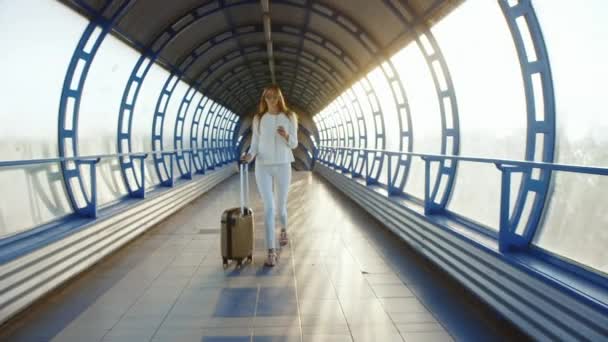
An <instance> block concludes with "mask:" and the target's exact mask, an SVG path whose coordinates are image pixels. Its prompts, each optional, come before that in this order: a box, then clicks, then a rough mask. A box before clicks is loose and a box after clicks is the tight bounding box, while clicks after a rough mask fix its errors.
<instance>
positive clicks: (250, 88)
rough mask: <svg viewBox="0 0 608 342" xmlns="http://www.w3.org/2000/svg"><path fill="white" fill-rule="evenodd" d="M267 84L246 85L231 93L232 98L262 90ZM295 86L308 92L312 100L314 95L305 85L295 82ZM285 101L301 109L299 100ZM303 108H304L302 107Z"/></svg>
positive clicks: (261, 82)
mask: <svg viewBox="0 0 608 342" xmlns="http://www.w3.org/2000/svg"><path fill="white" fill-rule="evenodd" d="M267 84H268V82H265V81H264V80H260V81H258V82H257V83H252V84H248V85H247V86H245V87H242V88H240V90H239V91H238V92H236V93H232V94H233V96H234V97H236V98H238V97H239V96H241V95H242V94H243V93H245V92H251V91H254V90H255V91H259V90H260V89H262V88H263V87H264V86H265V85H267ZM296 84H299V85H301V87H302V92H308V93H309V95H310V97H311V98H314V94H312V93H311V92H310V90H309V89H308V87H307V84H304V83H302V82H301V81H296ZM286 101H287V102H288V103H294V104H297V105H299V106H300V107H303V106H302V104H301V103H300V101H299V99H286ZM304 105H305V104H304ZM303 108H305V107H303Z"/></svg>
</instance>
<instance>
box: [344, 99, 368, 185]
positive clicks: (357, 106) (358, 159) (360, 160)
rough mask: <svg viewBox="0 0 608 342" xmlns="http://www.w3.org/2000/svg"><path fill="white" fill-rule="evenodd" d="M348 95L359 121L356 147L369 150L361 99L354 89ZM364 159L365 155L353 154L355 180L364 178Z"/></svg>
mask: <svg viewBox="0 0 608 342" xmlns="http://www.w3.org/2000/svg"><path fill="white" fill-rule="evenodd" d="M346 95H347V96H348V97H349V98H350V102H351V105H352V107H353V112H354V113H353V114H354V116H355V118H356V119H357V133H358V135H359V137H358V144H357V146H356V147H358V148H367V147H368V146H367V124H366V123H365V117H363V108H362V107H361V103H359V98H358V97H357V96H356V95H355V93H354V91H353V89H352V87H351V88H349V89H348V90H347V91H346ZM364 157H365V155H364V154H363V153H353V165H352V167H351V169H352V170H351V172H352V176H353V177H354V178H358V177H362V174H363V166H364V164H365V163H364Z"/></svg>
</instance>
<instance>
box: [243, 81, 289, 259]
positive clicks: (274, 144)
mask: <svg viewBox="0 0 608 342" xmlns="http://www.w3.org/2000/svg"><path fill="white" fill-rule="evenodd" d="M252 133H253V138H252V140H251V147H250V148H249V152H248V153H246V154H244V155H243V157H242V158H241V159H242V160H243V161H245V162H247V163H249V162H251V161H252V160H253V159H254V158H255V160H256V162H255V181H256V183H257V186H258V192H259V193H260V195H261V196H262V201H263V202H264V223H265V225H266V245H267V248H268V258H267V259H266V262H265V263H264V264H265V265H266V266H271V267H272V266H274V265H275V264H276V262H277V258H278V256H277V252H276V239H275V225H274V217H275V205H274V200H273V197H274V196H273V191H272V188H273V186H272V184H273V182H274V183H276V191H277V202H278V203H277V207H278V212H279V216H280V223H281V235H280V238H279V242H280V244H281V245H282V246H284V245H286V244H287V243H288V241H289V240H288V238H287V192H288V191H289V183H290V182H291V163H292V162H293V161H294V158H293V153H292V151H291V150H292V149H294V148H296V147H298V121H297V117H296V114H295V113H293V112H291V111H290V110H289V109H288V108H287V106H286V105H285V99H284V98H283V94H282V92H281V89H280V88H279V87H278V86H276V85H272V86H269V87H266V88H265V89H264V92H262V97H261V99H260V104H259V106H258V113H257V114H256V115H255V116H254V118H253V127H252Z"/></svg>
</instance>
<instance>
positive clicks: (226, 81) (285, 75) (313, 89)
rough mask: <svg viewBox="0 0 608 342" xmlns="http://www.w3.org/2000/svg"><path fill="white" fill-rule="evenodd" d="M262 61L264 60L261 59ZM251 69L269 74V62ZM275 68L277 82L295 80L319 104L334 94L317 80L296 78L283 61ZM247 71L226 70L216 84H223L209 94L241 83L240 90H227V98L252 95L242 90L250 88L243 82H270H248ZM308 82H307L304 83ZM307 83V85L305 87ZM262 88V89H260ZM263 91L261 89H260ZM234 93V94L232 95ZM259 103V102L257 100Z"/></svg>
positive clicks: (256, 81)
mask: <svg viewBox="0 0 608 342" xmlns="http://www.w3.org/2000/svg"><path fill="white" fill-rule="evenodd" d="M261 61H262V60H261ZM263 61H267V59H264V60H263ZM249 67H250V69H251V70H252V71H253V72H254V73H253V75H254V76H255V75H258V76H262V75H264V76H265V75H267V73H268V65H267V64H263V63H261V64H260V65H259V66H257V67H255V66H251V65H250V66H249ZM275 70H276V75H277V83H281V82H279V81H280V80H283V79H285V80H293V83H294V84H300V85H301V86H302V87H303V89H304V91H305V92H306V93H308V94H309V96H310V97H309V98H308V100H309V101H314V102H315V103H318V104H319V105H320V104H321V103H322V101H323V100H326V99H328V98H329V97H330V96H332V94H331V93H328V92H327V91H326V90H324V89H320V87H321V86H320V85H317V83H316V82H314V81H309V80H306V81H303V80H299V79H298V80H296V79H294V76H295V74H293V73H292V72H291V68H287V67H285V66H283V65H282V64H281V63H276V64H275ZM246 72H247V70H240V71H236V72H235V71H234V70H230V71H228V72H226V73H225V74H223V76H222V77H218V79H219V80H218V81H216V83H215V84H221V86H216V87H215V88H212V89H210V90H209V94H210V95H218V94H219V92H218V91H217V90H218V89H221V90H222V91H224V90H226V88H227V86H228V85H240V86H238V89H239V91H238V92H235V91H232V90H228V91H226V92H225V94H227V95H228V96H227V98H231V99H234V98H235V97H237V96H243V95H249V97H252V96H251V93H248V92H244V91H242V89H249V88H243V86H242V83H243V82H245V83H248V84H253V85H256V86H259V85H267V84H269V82H268V81H267V80H264V79H260V78H255V79H252V80H249V82H247V80H244V79H243V74H245V73H246ZM279 76H281V78H279ZM304 82H306V83H304ZM305 85H306V87H304V86H305ZM260 90H261V89H260ZM260 93H261V91H260ZM232 94H234V95H232ZM230 95H232V96H230ZM255 103H257V102H255Z"/></svg>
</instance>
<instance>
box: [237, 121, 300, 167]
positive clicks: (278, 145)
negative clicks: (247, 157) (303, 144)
mask: <svg viewBox="0 0 608 342" xmlns="http://www.w3.org/2000/svg"><path fill="white" fill-rule="evenodd" d="M259 121H260V122H259V123H258V122H257V120H254V121H253V127H252V130H253V137H252V139H251V147H250V148H249V154H251V156H252V158H253V157H255V158H256V163H261V164H264V165H270V164H285V163H291V162H293V161H294V158H293V152H292V151H291V150H292V149H294V148H296V147H298V122H297V120H296V118H295V115H294V117H293V119H290V118H289V116H287V115H286V114H285V113H279V114H269V113H266V114H264V115H262V119H261V120H259ZM258 125H259V127H258ZM279 126H283V127H284V128H285V131H287V133H288V134H289V140H286V139H285V138H283V137H282V136H280V135H279V133H278V132H277V128H278V127H279Z"/></svg>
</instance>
